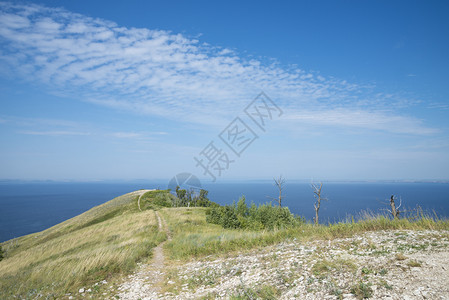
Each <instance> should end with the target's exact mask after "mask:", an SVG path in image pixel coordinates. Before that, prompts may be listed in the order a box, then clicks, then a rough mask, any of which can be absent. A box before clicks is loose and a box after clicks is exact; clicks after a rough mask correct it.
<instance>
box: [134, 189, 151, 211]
mask: <svg viewBox="0 0 449 300" xmlns="http://www.w3.org/2000/svg"><path fill="white" fill-rule="evenodd" d="M151 191H155V190H154V189H153V190H140V191H139V192H140V193H141V194H140V196H139V199H137V206H138V207H139V210H140V211H142V209H141V208H140V199H141V198H142V196H143V195H145V194H146V192H151Z"/></svg>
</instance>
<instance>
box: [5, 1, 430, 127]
mask: <svg viewBox="0 0 449 300" xmlns="http://www.w3.org/2000/svg"><path fill="white" fill-rule="evenodd" d="M0 43H1V44H0V68H2V69H3V70H4V72H3V74H7V76H10V75H11V74H15V76H19V77H21V78H25V79H27V80H29V81H36V80H40V81H41V82H42V83H44V84H47V85H48V86H51V87H52V88H53V89H55V90H59V91H64V92H65V93H66V94H67V95H72V94H74V95H78V97H79V99H83V100H84V101H90V102H93V103H97V104H100V105H105V106H109V107H114V108H117V109H121V110H123V109H125V110H129V111H133V112H137V113H144V114H152V115H159V116H163V117H166V118H171V119H175V120H178V121H187V122H195V123H203V124H219V125H220V126H222V125H223V122H228V121H229V120H230V118H231V117H233V116H234V115H235V114H236V112H240V111H241V109H242V108H243V107H245V106H246V104H247V103H248V102H249V101H251V100H252V98H253V97H254V96H256V95H257V94H258V93H259V92H260V91H261V90H264V91H265V92H266V93H267V94H268V95H270V96H271V97H272V98H273V99H275V100H276V102H277V103H278V104H279V105H280V106H281V107H282V108H283V109H284V111H286V112H288V111H291V112H293V113H292V115H295V116H296V117H291V119H292V120H297V121H300V122H304V121H305V120H308V122H309V123H313V122H314V123H316V124H321V125H333V124H338V125H344V126H356V127H362V128H369V129H374V130H379V129H380V130H387V131H393V132H401V133H408V134H410V133H414V134H415V133H418V134H429V133H432V132H433V131H432V129H429V128H427V127H425V125H423V123H422V122H421V121H420V120H417V119H415V118H410V117H407V116H398V115H396V114H395V113H394V112H393V109H395V108H398V107H401V106H404V103H405V104H407V103H409V102H408V100H407V99H405V100H404V99H403V98H401V97H396V96H393V95H388V94H382V93H378V92H375V89H373V88H372V87H370V86H359V85H355V84H351V83H348V82H346V81H344V80H339V79H336V78H326V77H323V76H321V75H317V74H314V73H311V72H305V71H304V70H301V69H298V68H296V67H285V66H281V65H279V64H277V63H271V64H264V63H262V62H260V61H258V60H255V59H247V58H244V57H240V56H238V54H236V53H235V52H234V51H231V50H229V49H223V48H217V47H212V46H210V45H207V44H202V43H200V42H199V41H198V40H196V39H194V38H188V37H185V36H183V35H180V34H173V33H170V32H168V31H162V30H149V29H142V28H141V29H139V28H125V27H120V26H119V25H117V24H115V23H113V22H109V21H106V20H100V19H94V18H90V17H86V16H83V15H80V14H75V13H71V12H68V11H66V10H64V9H58V8H48V7H43V6H39V5H34V4H31V5H22V4H13V3H9V2H7V3H0ZM387 108H388V109H389V110H390V111H389V113H388V114H385V116H386V115H389V116H390V120H392V119H395V120H396V121H397V122H400V125H399V127H400V128H403V129H401V130H399V131H397V130H396V129H391V127H390V126H389V124H390V123H389V122H391V121H384V120H383V119H382V116H383V115H382V114H383V111H384V110H385V109H387ZM301 110H302V111H303V112H302V113H301V112H300V113H299V114H298V113H296V112H298V111H301ZM377 110H378V111H379V112H376V111H377ZM311 112H313V113H314V114H315V116H311V115H310V114H309V113H311ZM359 114H361V115H364V116H367V117H369V118H370V123H369V124H368V122H367V121H365V120H363V118H362V117H359V118H356V119H359V122H357V121H354V120H352V119H351V118H352V117H357V116H358V115H359ZM339 116H340V117H342V118H340V117H339ZM323 119H325V120H326V121H323ZM345 120H346V121H345ZM406 127H408V128H410V129H409V130H406V129H404V128H406Z"/></svg>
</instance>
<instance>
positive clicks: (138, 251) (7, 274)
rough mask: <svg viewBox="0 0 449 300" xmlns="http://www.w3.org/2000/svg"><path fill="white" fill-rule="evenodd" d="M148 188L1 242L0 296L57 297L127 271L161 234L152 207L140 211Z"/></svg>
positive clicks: (153, 244) (160, 237) (146, 254)
mask: <svg viewBox="0 0 449 300" xmlns="http://www.w3.org/2000/svg"><path fill="white" fill-rule="evenodd" d="M144 193H147V194H149V195H150V194H152V193H154V192H148V190H141V191H136V192H132V193H128V194H126V195H123V196H120V197H117V198H115V199H113V200H111V201H109V202H106V203H104V204H102V205H99V206H96V207H94V208H92V209H90V210H89V211H87V212H85V213H83V214H81V215H79V216H76V217H74V218H72V219H69V220H67V221H65V222H62V223H60V224H58V225H55V226H53V227H51V228H49V229H47V230H44V231H42V232H38V233H34V234H30V235H26V236H23V237H20V238H16V239H14V240H10V241H7V242H4V243H2V248H3V249H4V250H5V251H6V258H5V259H4V260H2V261H1V262H0V298H1V299H6V298H12V297H14V296H16V297H20V298H34V297H36V296H38V295H46V296H54V297H60V296H61V295H64V294H66V293H74V292H77V291H78V289H79V288H81V287H82V286H85V285H91V284H94V283H95V282H96V281H101V280H105V279H108V278H110V277H111V276H113V275H116V274H123V273H127V272H130V271H132V270H133V269H134V268H135V266H136V263H137V262H138V261H141V260H144V259H146V258H149V257H150V256H151V255H152V248H154V247H155V246H156V245H157V244H159V243H161V242H162V241H163V240H165V238H166V236H165V233H164V232H159V230H158V227H157V220H156V217H155V214H154V211H152V210H146V211H139V209H138V206H137V200H138V198H139V196H140V195H142V194H144Z"/></svg>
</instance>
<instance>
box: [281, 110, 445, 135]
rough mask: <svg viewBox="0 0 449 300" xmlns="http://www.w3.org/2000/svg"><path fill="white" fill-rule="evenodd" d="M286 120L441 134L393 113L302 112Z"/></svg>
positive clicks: (352, 111)
mask: <svg viewBox="0 0 449 300" xmlns="http://www.w3.org/2000/svg"><path fill="white" fill-rule="evenodd" d="M284 119H286V120H290V121H294V122H295V123H297V124H309V125H328V126H340V127H350V128H363V129H370V130H380V131H386V132H393V133H403V134H414V135H429V134H435V133H438V132H439V130H437V129H434V128H430V127H426V126H425V125H423V124H422V123H423V121H422V120H419V119H416V118H412V117H404V116H400V115H397V114H393V113H391V112H383V111H367V110H360V109H347V108H339V109H331V110H326V109H322V110H308V111H304V110H301V111H297V112H287V113H286V115H285V116H284Z"/></svg>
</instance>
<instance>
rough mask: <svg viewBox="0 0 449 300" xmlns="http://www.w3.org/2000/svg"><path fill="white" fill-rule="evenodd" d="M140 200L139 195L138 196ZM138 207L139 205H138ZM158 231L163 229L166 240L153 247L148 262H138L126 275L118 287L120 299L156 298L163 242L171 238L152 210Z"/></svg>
mask: <svg viewBox="0 0 449 300" xmlns="http://www.w3.org/2000/svg"><path fill="white" fill-rule="evenodd" d="M139 200H140V197H139ZM139 208H140V207H139ZM154 214H155V216H156V219H157V222H158V229H159V231H165V233H166V234H167V240H165V241H164V242H162V243H160V244H159V245H157V246H156V247H155V248H154V249H153V259H152V261H151V263H149V264H139V268H138V270H137V271H136V272H135V273H134V274H132V275H130V276H129V277H128V280H127V281H126V282H124V283H123V284H122V285H120V287H119V291H121V293H120V294H119V295H118V296H119V297H120V299H129V300H131V299H133V300H135V299H158V298H159V292H160V286H161V283H162V281H163V280H164V275H165V273H164V267H165V255H164V244H165V243H166V242H168V241H170V240H171V233H170V231H169V229H168V227H167V224H166V222H165V220H164V218H163V217H161V215H160V214H159V212H158V211H156V210H155V211H154Z"/></svg>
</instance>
